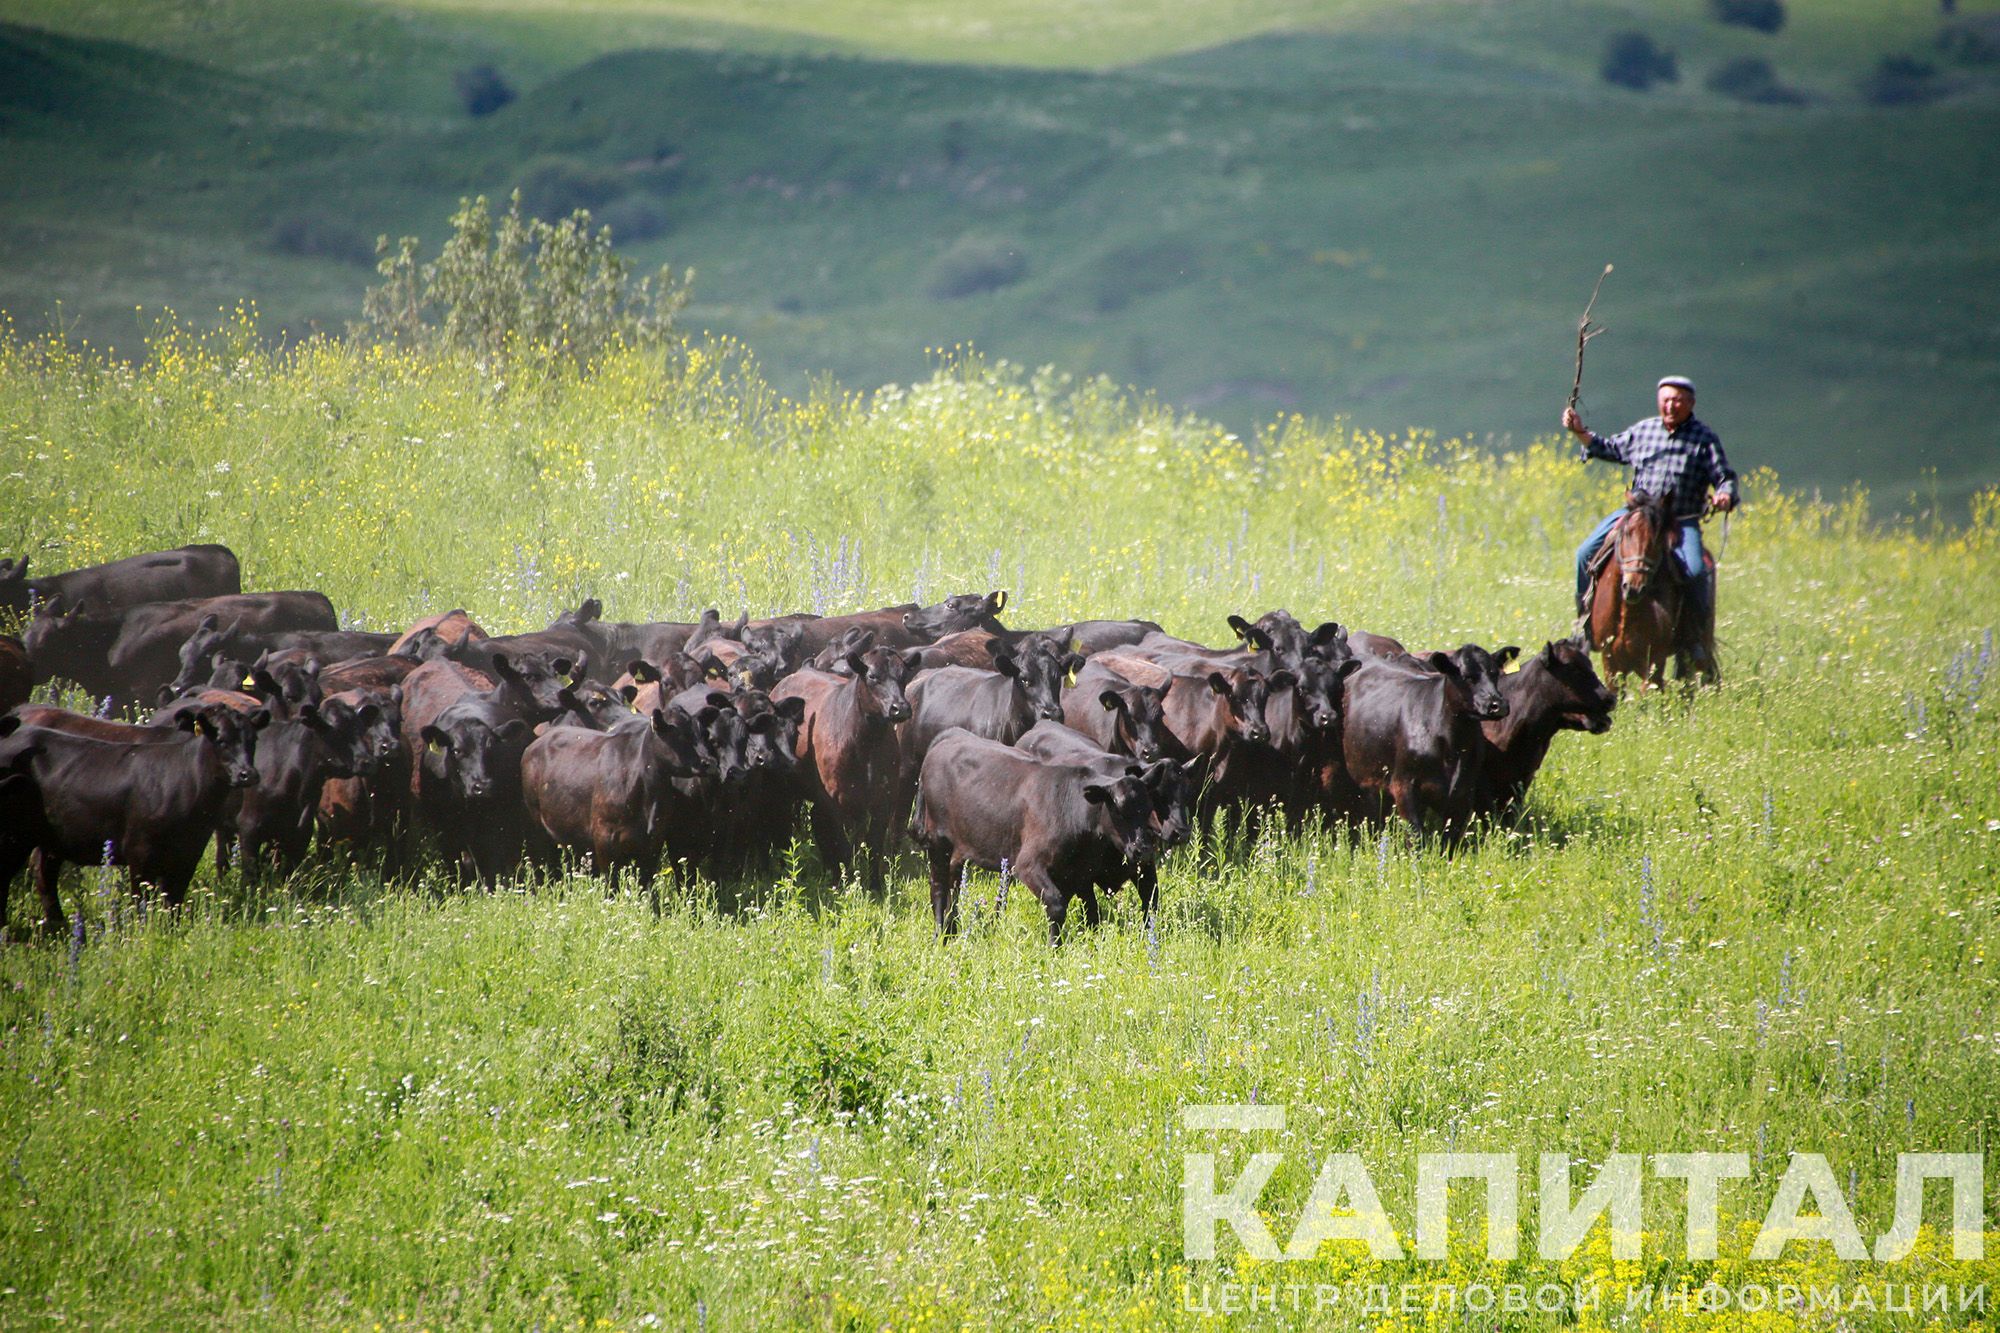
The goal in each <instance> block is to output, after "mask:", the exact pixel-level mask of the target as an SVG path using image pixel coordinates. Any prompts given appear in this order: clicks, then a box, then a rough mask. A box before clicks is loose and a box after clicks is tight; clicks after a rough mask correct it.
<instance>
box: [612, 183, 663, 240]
mask: <svg viewBox="0 0 2000 1333" xmlns="http://www.w3.org/2000/svg"><path fill="white" fill-rule="evenodd" d="M597 220H598V221H599V222H601V223H603V224H604V225H605V226H607V227H609V228H611V234H612V235H613V236H616V237H617V238H618V239H619V240H621V241H650V240H652V239H653V238H654V237H656V236H664V235H666V233H667V232H668V231H669V230H670V229H671V228H672V227H673V217H672V215H670V214H669V213H668V212H667V208H666V205H665V204H662V203H660V202H659V200H657V199H652V198H648V197H647V196H646V195H643V194H628V195H623V196H621V197H619V198H617V199H613V200H612V201H611V202H610V203H608V204H606V205H605V206H604V207H603V208H602V209H600V210H599V211H598V213H597Z"/></svg>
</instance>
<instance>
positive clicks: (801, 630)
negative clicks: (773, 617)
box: [742, 620, 806, 676]
mask: <svg viewBox="0 0 2000 1333" xmlns="http://www.w3.org/2000/svg"><path fill="white" fill-rule="evenodd" d="M742 643H743V646H744V647H745V648H747V649H749V650H750V651H751V652H753V653H756V654H757V655H758V656H760V657H763V658H766V659H768V660H770V661H772V662H775V663H777V665H778V674H779V675H780V676H787V675H790V674H791V673H792V672H794V671H797V670H798V669H799V668H800V667H802V666H804V665H805V645H806V627H805V626H804V625H803V624H801V623H800V622H798V621H796V620H788V621H780V622H779V623H778V624H775V625H759V626H757V627H756V628H755V629H746V630H744V631H743V634H742Z"/></svg>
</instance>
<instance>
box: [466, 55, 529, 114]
mask: <svg viewBox="0 0 2000 1333" xmlns="http://www.w3.org/2000/svg"><path fill="white" fill-rule="evenodd" d="M451 86H452V90H453V91H454V92H456V93H457V94H458V104H459V105H460V106H462V107H464V108H465V110H466V114H468V115H472V116H490V115H492V114H493V113H494V112H495V111H498V110H499V109H500V108H501V107H503V106H506V105H507V104H508V103H509V102H511V101H513V100H514V98H515V96H516V94H515V92H514V89H513V86H512V85H511V84H509V83H508V82H507V80H506V78H505V77H504V76H503V75H502V74H501V73H500V71H499V70H497V69H495V68H493V66H491V65H468V66H466V67H465V68H464V69H462V70H460V71H458V73H456V74H454V75H452V76H451Z"/></svg>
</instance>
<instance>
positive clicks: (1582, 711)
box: [1480, 640, 1618, 820]
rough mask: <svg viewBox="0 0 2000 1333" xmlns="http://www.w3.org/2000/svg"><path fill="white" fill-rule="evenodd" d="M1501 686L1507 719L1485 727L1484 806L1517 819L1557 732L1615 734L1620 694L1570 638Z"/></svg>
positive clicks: (1547, 648) (1546, 650) (1548, 647)
mask: <svg viewBox="0 0 2000 1333" xmlns="http://www.w3.org/2000/svg"><path fill="white" fill-rule="evenodd" d="M1500 688H1501V689H1503V690H1505V691H1506V693H1507V705H1508V707H1507V714H1506V717H1505V718H1504V719H1503V720H1501V721H1497V722H1486V723H1482V724H1481V731H1482V733H1483V734H1484V736H1485V738H1486V753H1485V757H1484V760H1483V764H1484V770H1483V772H1482V774H1481V779H1482V782H1483V784H1484V791H1483V793H1482V797H1481V801H1480V807H1481V809H1482V810H1483V811H1484V812H1486V813H1489V814H1493V815H1497V816H1498V817H1499V818H1501V819H1505V820H1513V819H1517V818H1519V816H1520V813H1521V807H1522V805H1523V804H1524V802H1525V801H1526V799H1527V795H1528V784H1529V783H1531V782H1533V781H1534V780H1535V774H1536V773H1537V772H1539V771H1540V769H1541V767H1542V760H1544V759H1545V758H1547V757H1548V753H1549V746H1550V744H1551V743H1552V742H1554V740H1555V738H1556V733H1557V732H1559V731H1583V732H1588V733H1589V734H1591V735H1592V736H1601V735H1603V734H1604V733H1605V732H1607V731H1609V730H1611V710H1612V709H1613V708H1615V707H1617V705H1618V696H1617V694H1615V693H1614V692H1612V690H1611V689H1609V688H1608V687H1607V686H1606V685H1605V684H1604V682H1603V681H1602V680H1600V679H1598V676H1597V672H1596V670H1595V669H1594V668H1592V666H1591V664H1590V654H1589V653H1588V652H1587V651H1585V650H1584V649H1583V648H1582V647H1581V646H1580V645H1578V644H1575V643H1572V642H1569V641H1567V640H1565V641H1564V642H1562V643H1551V644H1548V645H1546V646H1544V647H1543V649H1542V651H1540V652H1539V653H1536V654H1535V655H1534V656H1533V657H1531V658H1529V659H1528V660H1527V661H1526V662H1525V663H1524V664H1522V667H1521V669H1520V670H1519V671H1516V672H1515V673H1514V674H1513V675H1511V676H1506V677H1503V678H1502V680H1501V682H1500Z"/></svg>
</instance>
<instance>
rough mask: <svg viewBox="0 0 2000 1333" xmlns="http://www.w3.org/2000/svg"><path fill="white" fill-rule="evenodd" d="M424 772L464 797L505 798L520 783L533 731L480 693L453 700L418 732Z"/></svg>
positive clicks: (533, 734)
mask: <svg viewBox="0 0 2000 1333" xmlns="http://www.w3.org/2000/svg"><path fill="white" fill-rule="evenodd" d="M422 736H423V741H424V754H423V761H422V762H423V772H424V777H425V778H426V779H427V780H428V781H431V782H435V783H438V784H440V785H442V786H443V787H445V788H446V789H447V790H449V791H451V792H453V793H455V794H456V795H457V796H459V797H460V798H462V799H465V800H484V799H487V798H489V797H496V796H497V797H500V798H502V799H504V798H505V797H506V796H507V795H508V794H509V793H510V792H511V790H512V789H513V788H515V787H517V786H518V785H519V783H520V777H521V754H522V752H523V751H524V750H526V749H527V748H528V743H529V742H530V741H532V740H533V739H534V738H535V730H534V728H533V727H531V726H529V725H528V723H526V722H524V721H522V720H521V719H520V718H519V717H516V716H514V715H513V714H512V713H510V712H508V711H507V710H506V709H505V708H504V707H501V706H497V705H496V704H495V703H494V702H493V701H492V700H490V699H488V698H485V697H483V696H480V695H466V696H464V697H462V698H459V699H456V700H454V701H453V702H452V703H451V704H450V705H449V706H448V707H446V708H445V710H444V711H443V712H441V713H439V714H438V715H437V719H436V720H435V721H433V722H432V723H431V724H430V725H429V726H427V727H425V728H424V729H423V732H422Z"/></svg>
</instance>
